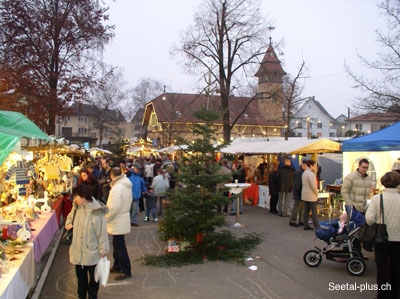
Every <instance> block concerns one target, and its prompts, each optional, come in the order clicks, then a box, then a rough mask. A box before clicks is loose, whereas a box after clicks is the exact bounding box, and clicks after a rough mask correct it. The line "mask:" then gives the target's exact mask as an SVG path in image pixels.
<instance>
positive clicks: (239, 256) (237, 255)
mask: <svg viewBox="0 0 400 299" xmlns="http://www.w3.org/2000/svg"><path fill="white" fill-rule="evenodd" d="M260 242H261V235H260V234H256V233H250V234H246V235H245V236H244V237H242V238H237V237H235V236H234V235H233V234H232V233H231V232H229V231H221V232H218V233H217V232H214V233H210V234H207V235H206V236H204V237H203V242H202V243H199V244H195V246H193V247H191V248H189V249H188V251H181V252H173V253H172V252H171V253H166V254H164V255H145V256H144V257H143V261H144V264H145V265H149V266H158V267H181V266H185V265H190V264H202V263H204V260H205V259H207V260H209V261H224V262H228V261H235V262H238V263H241V264H244V258H245V257H246V256H248V255H249V253H250V251H251V250H253V249H254V248H255V247H256V246H257V245H258V244H260Z"/></svg>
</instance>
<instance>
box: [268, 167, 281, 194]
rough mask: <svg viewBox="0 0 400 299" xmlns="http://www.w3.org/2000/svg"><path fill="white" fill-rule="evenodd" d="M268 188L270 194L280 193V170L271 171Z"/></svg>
mask: <svg viewBox="0 0 400 299" xmlns="http://www.w3.org/2000/svg"><path fill="white" fill-rule="evenodd" d="M268 188H269V193H270V194H277V193H279V177H278V171H271V172H270V173H269V174H268Z"/></svg>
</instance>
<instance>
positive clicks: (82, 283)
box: [75, 265, 99, 299]
mask: <svg viewBox="0 0 400 299" xmlns="http://www.w3.org/2000/svg"><path fill="white" fill-rule="evenodd" d="M95 268H96V265H94V266H80V265H75V273H76V278H77V279H78V296H79V299H86V298H87V297H86V294H88V295H89V299H95V298H97V293H98V291H99V283H98V282H96V281H95V280H94V269H95ZM88 273H89V281H88Z"/></svg>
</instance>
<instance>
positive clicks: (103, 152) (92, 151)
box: [89, 147, 112, 155]
mask: <svg viewBox="0 0 400 299" xmlns="http://www.w3.org/2000/svg"><path fill="white" fill-rule="evenodd" d="M89 152H90V154H91V155H95V154H96V153H100V154H108V155H112V152H110V151H108V150H105V149H102V148H97V147H92V148H91V149H90V150H89Z"/></svg>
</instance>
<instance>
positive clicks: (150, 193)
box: [144, 187, 158, 222]
mask: <svg viewBox="0 0 400 299" xmlns="http://www.w3.org/2000/svg"><path fill="white" fill-rule="evenodd" d="M144 198H145V199H146V217H145V218H144V221H146V222H147V221H149V220H150V219H149V216H150V212H151V215H152V216H153V221H154V222H157V221H158V218H157V196H156V195H155V194H154V190H153V188H152V187H148V188H147V193H145V195H144Z"/></svg>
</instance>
